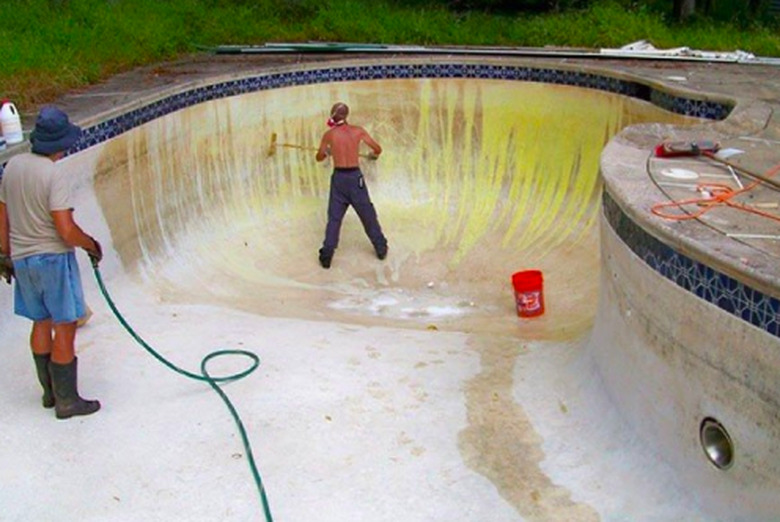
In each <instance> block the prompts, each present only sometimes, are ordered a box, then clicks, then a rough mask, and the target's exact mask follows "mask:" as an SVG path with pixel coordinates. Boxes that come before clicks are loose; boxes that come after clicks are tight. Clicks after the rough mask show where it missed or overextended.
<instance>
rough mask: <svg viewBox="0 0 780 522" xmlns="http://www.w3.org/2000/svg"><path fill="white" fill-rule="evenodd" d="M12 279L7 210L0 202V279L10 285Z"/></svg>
mask: <svg viewBox="0 0 780 522" xmlns="http://www.w3.org/2000/svg"><path fill="white" fill-rule="evenodd" d="M12 277H14V263H13V261H11V227H10V226H9V224H8V210H7V209H6V207H5V203H2V202H0V278H2V279H5V282H6V283H8V284H9V285H10V284H11V278H12Z"/></svg>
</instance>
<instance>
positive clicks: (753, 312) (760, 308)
mask: <svg viewBox="0 0 780 522" xmlns="http://www.w3.org/2000/svg"><path fill="white" fill-rule="evenodd" d="M602 207H603V210H604V217H605V218H606V220H607V222H608V223H609V224H610V226H611V227H612V229H613V230H614V231H615V233H616V234H617V235H618V236H619V237H620V239H622V240H623V242H624V243H625V244H626V245H627V246H628V247H629V248H630V249H631V250H632V251H633V252H634V254H636V255H637V256H639V257H640V258H641V259H642V260H643V261H644V262H645V263H647V265H648V266H650V268H652V269H653V270H655V271H656V272H658V273H659V274H660V275H662V276H663V277H665V278H666V279H668V280H670V281H671V282H673V283H675V284H676V285H677V286H679V287H681V288H684V289H685V290H687V291H688V292H690V293H692V294H694V295H696V296H697V297H699V298H701V299H704V300H705V301H707V302H709V303H711V304H713V305H715V306H717V307H718V308H720V309H721V310H724V311H725V312H728V313H729V314H731V315H733V316H735V317H736V318H738V319H741V320H743V321H746V322H748V323H750V324H752V325H753V326H756V327H757V328H760V329H761V330H764V331H765V332H767V333H769V334H770V335H773V336H775V337H780V300H779V299H775V298H774V297H772V296H768V295H766V294H764V293H762V292H759V291H758V290H755V289H753V288H751V287H749V286H747V285H745V284H743V283H741V282H739V281H737V280H736V279H733V278H731V277H729V276H727V275H725V274H722V273H720V272H718V271H716V270H715V269H713V268H712V267H709V266H707V265H704V264H702V263H699V262H698V261H694V260H693V259H691V258H689V257H687V256H685V255H683V254H681V253H679V252H676V251H675V250H673V249H672V248H671V247H669V246H668V245H666V244H664V243H662V242H661V241H659V240H658V239H656V238H654V237H653V236H651V235H650V234H648V233H647V232H645V231H644V230H643V229H642V228H641V227H640V226H639V225H637V224H636V223H634V221H632V220H631V218H629V217H628V216H626V215H625V213H623V211H622V210H621V209H620V207H619V206H618V204H617V203H616V202H615V200H614V199H613V198H612V197H611V196H610V195H609V193H608V192H606V191H605V192H604V193H603V197H602Z"/></svg>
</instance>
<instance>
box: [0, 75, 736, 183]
mask: <svg viewBox="0 0 780 522" xmlns="http://www.w3.org/2000/svg"><path fill="white" fill-rule="evenodd" d="M398 78H478V79H493V80H515V81H528V82H540V83H550V84H557V85H571V86H575V87H583V88H587V89H597V90H601V91H607V92H613V93H616V94H621V95H624V96H629V97H632V98H638V99H640V100H645V101H648V102H650V103H653V104H655V105H658V106H659V107H662V108H663V109H666V110H668V111H671V112H675V113H678V114H684V115H686V116H693V117H698V118H707V119H715V120H721V119H723V118H725V117H726V116H728V114H729V113H730V112H731V109H732V108H733V107H732V106H730V105H724V104H721V103H717V102H711V101H704V100H693V99H689V98H682V97H679V96H675V95H672V94H669V93H665V92H661V91H658V90H656V89H653V88H652V87H649V86H647V85H644V84H641V83H638V82H633V81H628V80H621V79H618V78H611V77H608V76H600V75H597V74H592V73H586V72H579V71H566V70H558V69H549V68H534V67H519V66H511V65H490V64H463V63H429V64H378V65H359V66H345V67H332V68H326V69H312V70H305V71H291V72H284V73H272V74H266V75H262V76H254V77H248V78H240V79H236V80H231V81H226V82H221V83H217V84H214V85H207V86H203V87H198V88H195V89H192V90H189V91H186V92H181V93H177V94H174V95H171V96H168V97H167V98H164V99H162V100H159V101H156V102H153V103H150V104H148V105H145V106H144V107H141V108H138V109H135V110H132V111H130V112H127V113H125V114H122V115H121V116H118V117H116V118H112V119H109V120H106V121H104V122H101V123H98V124H97V125H93V126H92V127H88V128H86V129H84V135H83V137H82V138H81V140H79V142H78V143H76V145H75V146H74V147H73V148H72V149H71V150H70V151H69V153H70V154H73V153H76V152H79V151H82V150H85V149H88V148H89V147H92V146H94V145H98V144H100V143H102V142H104V141H107V140H109V139H111V138H114V137H116V136H119V135H120V134H122V133H124V132H127V131H129V130H131V129H133V128H135V127H138V126H140V125H143V124H144V123H147V122H149V121H151V120H154V119H156V118H159V117H161V116H165V115H166V114H170V113H172V112H175V111H178V110H181V109H184V108H187V107H190V106H192V105H196V104H198V103H201V102H205V101H209V100H216V99H220V98H227V97H229V96H236V95H240V94H245V93H250V92H256V91H263V90H267V89H278V88H282V87H291V86H295V85H309V84H316V83H328V82H339V81H359V80H386V79H398ZM4 166H5V165H0V179H2V176H3V167H4Z"/></svg>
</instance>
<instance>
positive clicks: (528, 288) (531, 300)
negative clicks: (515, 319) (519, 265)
mask: <svg viewBox="0 0 780 522" xmlns="http://www.w3.org/2000/svg"><path fill="white" fill-rule="evenodd" d="M542 285H543V278H542V272H541V271H540V270H525V271H523V272H517V273H516V274H513V275H512V286H513V287H514V290H515V303H516V304H517V315H518V316H519V317H536V316H537V315H542V314H543V313H544V293H543V290H542Z"/></svg>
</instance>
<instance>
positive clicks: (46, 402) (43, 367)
mask: <svg viewBox="0 0 780 522" xmlns="http://www.w3.org/2000/svg"><path fill="white" fill-rule="evenodd" d="M33 359H35V371H36V372H37V373H38V381H39V382H40V383H41V388H43V398H41V404H43V407H44V408H53V407H54V394H53V393H52V389H51V375H49V361H50V360H51V354H49V353H47V354H43V355H41V354H37V353H33Z"/></svg>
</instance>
